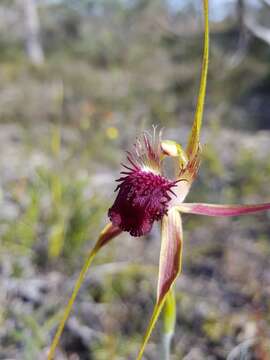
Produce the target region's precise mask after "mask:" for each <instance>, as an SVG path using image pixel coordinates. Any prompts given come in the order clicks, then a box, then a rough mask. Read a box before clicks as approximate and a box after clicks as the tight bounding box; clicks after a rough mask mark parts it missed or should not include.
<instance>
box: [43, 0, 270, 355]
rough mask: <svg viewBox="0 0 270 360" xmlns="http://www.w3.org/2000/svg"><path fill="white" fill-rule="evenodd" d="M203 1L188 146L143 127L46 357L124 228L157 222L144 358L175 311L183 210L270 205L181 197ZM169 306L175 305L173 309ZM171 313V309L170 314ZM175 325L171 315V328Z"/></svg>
mask: <svg viewBox="0 0 270 360" xmlns="http://www.w3.org/2000/svg"><path fill="white" fill-rule="evenodd" d="M203 4H204V19H205V32H204V52H203V63H202V75H201V82H200V90H199V96H198V102H197V107H196V112H195V118H194V122H193V126H192V129H191V133H190V137H189V140H188V145H187V148H186V150H184V149H183V148H182V147H181V145H179V144H177V143H176V142H174V141H170V140H165V141H164V140H162V136H161V132H160V133H159V134H157V132H156V129H155V128H154V131H153V134H152V135H151V134H148V133H144V134H143V135H142V136H141V137H140V138H139V139H138V140H137V141H136V143H135V145H134V147H133V150H132V151H131V152H128V153H127V163H126V164H123V167H124V169H125V170H124V171H122V173H121V177H120V178H119V179H118V180H116V181H117V182H118V186H117V188H116V191H118V193H117V196H116V199H115V201H114V203H113V205H112V206H111V208H110V209H109V211H108V216H109V219H110V222H109V224H108V225H107V226H106V227H105V228H104V229H103V231H102V232H101V234H100V236H99V239H98V241H97V243H96V245H95V246H94V248H93V249H92V250H91V252H90V254H89V256H88V258H87V260H86V262H85V264H84V266H83V268H82V270H81V273H80V275H79V277H78V280H77V282H76V284H75V287H74V290H73V293H72V295H71V297H70V300H69V302H68V304H67V306H66V308H65V310H64V314H63V317H62V319H61V321H60V324H59V326H58V329H57V331H56V334H55V336H54V339H53V342H52V345H51V347H50V351H49V355H48V360H52V359H53V358H54V354H55V350H56V347H57V344H58V342H59V339H60V336H61V334H62V332H63V329H64V326H65V323H66V321H67V319H68V317H69V315H70V312H71V310H72V307H73V304H74V301H75V299H76V296H77V294H78V291H79V289H80V287H81V284H82V282H83V280H84V278H85V276H86V273H87V270H88V268H89V266H90V264H91V263H92V260H93V258H94V257H95V255H96V254H97V252H98V251H99V250H100V249H101V248H102V247H103V246H104V245H106V244H107V243H108V242H110V240H112V239H113V238H115V237H116V236H118V235H119V234H120V233H121V232H122V231H127V232H129V233H130V235H131V236H134V237H139V236H142V235H145V234H148V233H149V232H150V231H151V228H152V225H153V223H154V222H155V221H160V222H161V250H160V259H159V273H158V282H157V296H156V304H155V307H154V310H153V314H152V317H151V319H150V322H149V325H148V328H147V330H146V333H145V336H144V339H143V342H142V346H141V349H140V351H139V354H138V357H137V360H140V359H142V356H143V353H144V349H145V346H146V344H147V342H148V339H149V337H150V335H151V333H152V330H153V328H154V326H155V323H156V321H157V319H158V317H159V315H160V312H161V310H162V308H163V307H164V305H166V306H165V311H166V308H167V309H169V311H171V312H173V313H174V307H175V306H174V295H173V291H172V290H173V285H174V282H175V280H176V278H177V276H178V275H179V274H180V272H181V260H182V248H183V233H182V223H181V214H185V213H186V214H196V215H206V216H238V215H243V214H248V213H254V212H258V211H262V210H268V209H270V203H264V204H254V205H214V204H201V203H185V202H184V201H185V198H186V196H187V194H188V193H189V191H190V188H191V185H192V183H193V181H194V180H195V179H196V175H197V173H198V169H199V165H200V153H201V149H200V143H199V138H200V129H201V123H202V115H203V108H204V99H205V91H206V80H207V71H208V53H209V27H208V0H204V1H203ZM167 157H172V158H173V159H174V161H175V168H176V172H175V173H176V176H175V178H174V179H170V178H169V177H167V176H166V173H165V171H164V160H165V159H166V158H167ZM172 309H173V310H172ZM174 316H175V314H173V316H172V318H173V317H174ZM173 326H174V320H173V319H172V321H171V325H170V328H171V330H172V327H173Z"/></svg>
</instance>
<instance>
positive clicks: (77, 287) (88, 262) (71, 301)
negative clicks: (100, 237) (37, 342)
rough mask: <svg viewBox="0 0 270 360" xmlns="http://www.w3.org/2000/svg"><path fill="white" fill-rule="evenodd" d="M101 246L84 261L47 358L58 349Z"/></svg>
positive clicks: (52, 356) (51, 358) (51, 359)
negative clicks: (82, 286) (77, 298)
mask: <svg viewBox="0 0 270 360" xmlns="http://www.w3.org/2000/svg"><path fill="white" fill-rule="evenodd" d="M99 248H100V247H99V246H95V247H94V249H92V250H91V251H90V253H89V255H88V257H87V259H86V261H85V263H84V266H83V268H82V270H81V272H80V274H79V277H78V279H77V281H76V284H75V286H74V290H73V292H72V295H71V297H70V299H69V301H68V304H67V306H66V307H65V310H64V314H63V316H62V319H61V321H60V323H59V325H58V328H57V331H56V333H55V335H54V338H53V341H52V344H51V347H50V351H49V354H48V358H47V360H53V358H54V354H55V350H56V347H57V345H58V343H59V340H60V337H61V335H62V332H63V330H64V327H65V324H66V322H67V319H68V317H69V315H70V313H71V310H72V307H73V304H74V301H75V299H76V297H77V295H78V292H79V290H80V288H81V285H82V283H83V280H84V278H85V275H86V273H87V270H88V269H89V267H90V265H91V263H92V261H93V259H94V257H95V256H96V254H97V252H98V250H99Z"/></svg>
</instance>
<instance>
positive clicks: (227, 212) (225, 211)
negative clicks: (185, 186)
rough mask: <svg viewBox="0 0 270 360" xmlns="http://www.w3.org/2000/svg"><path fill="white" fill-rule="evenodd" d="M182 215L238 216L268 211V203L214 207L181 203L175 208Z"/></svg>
mask: <svg viewBox="0 0 270 360" xmlns="http://www.w3.org/2000/svg"><path fill="white" fill-rule="evenodd" d="M175 208H176V209H177V210H178V211H180V212H182V213H188V214H195V215H205V216H238V215H245V214H250V213H255V212H258V211H265V210H269V209H270V203H265V204H255V205H215V204H200V203H190V204H188V203H183V204H181V205H179V206H176V207H175Z"/></svg>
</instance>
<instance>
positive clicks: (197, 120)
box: [187, 0, 209, 158]
mask: <svg viewBox="0 0 270 360" xmlns="http://www.w3.org/2000/svg"><path fill="white" fill-rule="evenodd" d="M203 7H204V9H203V13H204V49H203V61H202V72H201V81H200V90H199V95H198V100H197V106H196V111H195V117H194V122H193V125H192V129H191V133H190V136H189V141H188V145H187V155H188V157H189V158H192V157H193V156H194V155H195V154H196V153H197V150H198V146H199V141H200V131H201V125H202V117H203V110H204V101H205V93H206V83H207V73H208V63H209V14H208V12H209V10H208V0H204V1H203Z"/></svg>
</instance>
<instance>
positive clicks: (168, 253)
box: [137, 208, 183, 360]
mask: <svg viewBox="0 0 270 360" xmlns="http://www.w3.org/2000/svg"><path fill="white" fill-rule="evenodd" d="M182 238H183V236H182V222H181V217H180V214H179V213H178V211H177V210H176V209H175V208H172V209H170V210H169V211H168V215H167V216H164V218H163V220H162V225H161V249H160V259H159V274H158V288H157V301H156V305H155V307H154V310H153V313H152V317H151V319H150V322H149V325H148V327H147V330H146V333H145V335H144V338H143V343H142V346H141V349H140V352H139V355H138V357H137V360H140V359H142V356H143V353H144V350H145V347H146V344H147V342H148V340H149V338H150V336H151V333H152V331H153V329H154V326H155V324H156V322H157V320H158V317H159V315H160V312H161V310H162V308H163V305H164V303H165V301H166V299H167V297H168V295H169V292H170V289H171V287H172V285H173V283H174V281H175V279H176V278H177V276H178V275H179V273H180V271H181V259H182Z"/></svg>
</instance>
